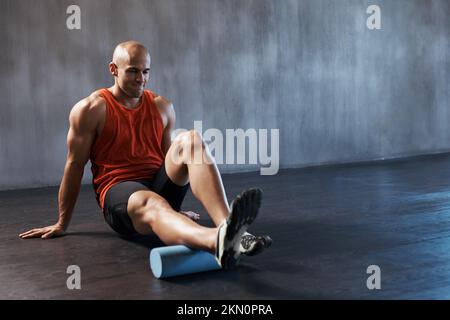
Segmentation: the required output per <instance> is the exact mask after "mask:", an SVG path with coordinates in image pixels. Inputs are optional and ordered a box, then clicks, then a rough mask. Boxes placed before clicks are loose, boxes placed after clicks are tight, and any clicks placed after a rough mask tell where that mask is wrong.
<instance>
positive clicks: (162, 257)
mask: <svg viewBox="0 0 450 320" xmlns="http://www.w3.org/2000/svg"><path fill="white" fill-rule="evenodd" d="M150 267H151V269H152V272H153V275H154V276H155V277H156V278H158V279H161V278H168V277H174V276H179V275H183V274H190V273H197V272H204V271H211V270H218V269H220V266H219V263H218V262H217V260H216V258H215V256H214V255H212V254H211V253H209V252H206V251H202V250H195V249H191V248H188V247H186V246H183V245H178V246H168V247H160V248H154V249H152V250H151V251H150Z"/></svg>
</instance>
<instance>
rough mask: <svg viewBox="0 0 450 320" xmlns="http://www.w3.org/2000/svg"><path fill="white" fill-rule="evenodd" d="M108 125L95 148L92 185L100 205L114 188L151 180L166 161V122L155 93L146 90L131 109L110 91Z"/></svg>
mask: <svg viewBox="0 0 450 320" xmlns="http://www.w3.org/2000/svg"><path fill="white" fill-rule="evenodd" d="M100 94H101V95H102V97H103V98H104V99H105V100H106V119H105V126H104V128H103V130H102V132H101V134H100V135H99V136H98V137H97V138H96V140H95V142H94V144H93V146H92V149H91V155H90V160H91V164H92V166H91V171H92V178H93V179H92V184H93V187H94V191H95V194H96V199H97V202H98V204H99V206H100V207H101V208H102V209H103V207H104V201H105V194H106V192H107V191H108V189H109V188H111V187H112V186H113V185H115V184H117V183H119V182H121V181H126V180H138V179H151V178H153V176H154V175H155V173H156V172H157V171H158V169H159V168H160V167H161V166H162V164H163V162H164V152H163V150H162V147H161V144H162V136H163V130H164V127H163V123H162V119H161V115H160V113H159V111H158V108H157V106H156V104H155V101H154V96H153V93H152V92H151V91H149V90H144V94H143V95H142V99H141V101H140V102H139V104H138V105H137V106H136V107H135V108H134V109H130V108H127V107H125V106H124V105H122V104H121V103H119V102H118V101H117V100H116V99H115V97H114V96H113V94H112V93H111V92H110V91H109V90H108V89H101V90H100Z"/></svg>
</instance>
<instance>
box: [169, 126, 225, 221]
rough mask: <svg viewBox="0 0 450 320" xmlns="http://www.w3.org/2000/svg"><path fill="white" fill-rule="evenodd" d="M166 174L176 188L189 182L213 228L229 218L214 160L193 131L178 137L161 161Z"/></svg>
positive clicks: (198, 135) (197, 134) (199, 136)
mask: <svg viewBox="0 0 450 320" xmlns="http://www.w3.org/2000/svg"><path fill="white" fill-rule="evenodd" d="M165 166H166V172H167V175H168V176H169V178H170V180H172V181H173V182H174V183H175V184H177V185H185V184H187V183H188V182H190V186H191V190H192V193H193V194H194V196H195V197H196V198H197V199H198V200H199V201H200V202H201V204H202V205H203V207H204V208H205V209H206V211H207V212H208V214H209V216H210V217H211V219H212V220H213V222H214V224H215V225H216V226H219V225H220V224H221V223H222V222H223V221H224V220H225V219H226V218H227V217H228V215H229V213H230V208H229V206H228V201H227V197H226V194H225V190H224V187H223V183H222V178H221V177H220V174H219V170H218V169H217V165H216V163H215V162H214V158H213V157H212V156H211V154H210V153H209V150H208V146H207V145H206V144H205V143H204V142H203V139H202V137H201V135H200V134H199V133H198V132H196V131H188V132H185V133H182V134H180V135H179V136H177V138H176V139H175V140H174V141H173V143H172V145H171V147H170V148H169V151H168V152H167V155H166V159H165Z"/></svg>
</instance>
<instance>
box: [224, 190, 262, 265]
mask: <svg viewBox="0 0 450 320" xmlns="http://www.w3.org/2000/svg"><path fill="white" fill-rule="evenodd" d="M261 197H262V191H261V190H260V189H248V190H245V191H243V192H242V193H241V194H240V195H238V196H237V197H236V199H234V200H233V202H232V203H231V213H230V215H229V216H228V218H227V219H226V220H225V221H224V222H223V223H222V224H221V225H220V226H219V231H218V233H217V244H216V259H217V261H218V262H219V264H220V266H221V267H222V268H223V269H231V268H233V267H234V266H235V265H236V264H237V262H238V260H239V255H240V250H239V247H240V245H241V238H242V235H243V234H244V233H245V231H247V228H248V226H249V225H250V224H251V223H252V222H253V221H254V220H255V218H256V216H257V215H258V210H259V207H260V206H261Z"/></svg>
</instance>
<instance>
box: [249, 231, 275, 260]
mask: <svg viewBox="0 0 450 320" xmlns="http://www.w3.org/2000/svg"><path fill="white" fill-rule="evenodd" d="M257 239H258V240H256V241H257V242H256V244H255V247H254V249H253V250H252V251H249V252H245V253H241V254H242V255H245V256H249V257H251V256H256V255H258V254H260V253H261V252H263V251H264V249H266V248H269V247H270V246H271V245H272V242H273V241H272V238H271V237H269V236H258V237H257Z"/></svg>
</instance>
